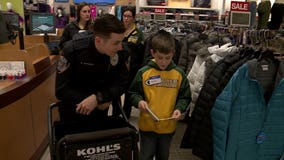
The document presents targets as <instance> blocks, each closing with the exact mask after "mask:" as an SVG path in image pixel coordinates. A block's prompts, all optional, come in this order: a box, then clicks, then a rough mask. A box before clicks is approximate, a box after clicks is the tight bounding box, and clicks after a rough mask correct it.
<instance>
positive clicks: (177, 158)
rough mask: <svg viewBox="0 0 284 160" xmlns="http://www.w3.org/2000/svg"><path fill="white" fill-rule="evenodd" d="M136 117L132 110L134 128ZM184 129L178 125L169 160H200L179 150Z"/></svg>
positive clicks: (44, 156) (46, 159)
mask: <svg viewBox="0 0 284 160" xmlns="http://www.w3.org/2000/svg"><path fill="white" fill-rule="evenodd" d="M138 115H139V110H138V109H135V108H133V110H132V113H131V118H130V123H131V124H132V125H134V126H136V124H137V120H138ZM185 128H186V124H185V123H183V122H179V123H178V126H177V130H176V133H175V135H174V138H173V142H172V145H171V149H170V160H200V159H199V158H198V157H196V156H194V155H193V154H192V153H191V149H181V148H179V145H180V142H181V139H182V136H183V134H184V130H185ZM41 160H50V155H49V149H47V150H46V152H45V153H44V155H43V156H42V158H41Z"/></svg>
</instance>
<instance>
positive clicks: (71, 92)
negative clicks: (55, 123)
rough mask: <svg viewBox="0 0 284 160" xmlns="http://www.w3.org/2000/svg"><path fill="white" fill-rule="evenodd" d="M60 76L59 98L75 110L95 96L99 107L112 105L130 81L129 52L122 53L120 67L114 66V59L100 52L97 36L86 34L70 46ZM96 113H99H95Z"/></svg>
mask: <svg viewBox="0 0 284 160" xmlns="http://www.w3.org/2000/svg"><path fill="white" fill-rule="evenodd" d="M62 56H63V57H62V58H61V59H60V60H59V63H58V67H57V75H56V97H57V98H58V99H59V100H61V101H62V102H64V104H65V105H68V106H73V108H72V110H73V111H75V108H76V107H75V106H76V104H78V103H80V102H81V101H82V100H83V99H85V98H87V97H88V96H90V95H91V94H95V95H96V96H97V99H98V103H99V104H100V103H104V102H110V101H112V99H113V97H118V96H121V95H122V94H123V93H124V92H125V86H126V84H127V79H128V70H127V68H126V65H125V63H126V61H127V59H128V57H127V56H128V54H127V52H126V51H119V52H118V57H119V60H118V64H117V65H115V66H112V65H111V64H110V57H109V56H107V55H105V54H101V53H99V52H98V51H97V49H96V48H95V45H94V39H93V34H92V33H91V32H89V31H88V32H83V33H78V34H76V35H74V37H73V40H71V41H68V42H66V45H65V46H64V48H63V53H62ZM94 111H96V110H94ZM94 111H93V112H94Z"/></svg>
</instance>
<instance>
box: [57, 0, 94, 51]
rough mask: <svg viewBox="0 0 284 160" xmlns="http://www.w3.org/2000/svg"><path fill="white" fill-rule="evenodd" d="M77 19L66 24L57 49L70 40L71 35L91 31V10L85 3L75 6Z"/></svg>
mask: <svg viewBox="0 0 284 160" xmlns="http://www.w3.org/2000/svg"><path fill="white" fill-rule="evenodd" d="M76 16H77V19H76V20H75V21H72V22H71V23H69V24H67V25H66V27H65V28H64V31H63V33H62V36H61V39H60V42H59V47H60V48H61V49H62V48H63V45H64V43H65V42H66V41H68V40H71V39H72V37H73V35H75V34H76V33H79V32H83V31H86V30H89V29H91V28H90V27H91V9H90V6H89V5H88V4H87V3H86V2H82V3H80V4H79V5H78V6H77V13H76Z"/></svg>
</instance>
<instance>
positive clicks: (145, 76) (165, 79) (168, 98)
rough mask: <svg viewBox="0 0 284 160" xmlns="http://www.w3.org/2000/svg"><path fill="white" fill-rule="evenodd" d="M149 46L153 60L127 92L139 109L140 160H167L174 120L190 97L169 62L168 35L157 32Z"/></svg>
mask: <svg viewBox="0 0 284 160" xmlns="http://www.w3.org/2000/svg"><path fill="white" fill-rule="evenodd" d="M151 43H152V49H151V54H152V56H153V58H154V59H152V60H151V61H150V62H149V63H148V64H147V65H146V66H144V67H143V68H141V69H140V70H139V71H138V73H137V75H136V77H135V78H134V80H133V82H132V84H131V86H130V89H129V93H130V95H131V96H130V101H131V103H132V105H133V106H135V107H138V108H139V109H140V117H139V121H138V127H139V131H140V155H139V156H140V160H152V159H153V158H154V157H155V159H156V160H167V159H168V158H169V149H170V144H171V141H172V137H173V135H174V132H175V129H176V123H177V120H178V119H180V118H181V112H184V111H185V109H186V107H187V106H188V104H189V102H190V100H191V97H190V95H191V94H190V87H189V82H188V79H187V78H186V76H185V74H184V72H183V71H182V70H181V69H180V68H178V67H177V66H176V65H175V64H174V63H173V61H172V58H173V56H174V48H175V42H174V38H173V37H172V35H171V34H170V33H169V32H166V31H164V30H160V31H158V33H156V34H155V35H154V37H153V38H152V41H151ZM151 113H152V114H151Z"/></svg>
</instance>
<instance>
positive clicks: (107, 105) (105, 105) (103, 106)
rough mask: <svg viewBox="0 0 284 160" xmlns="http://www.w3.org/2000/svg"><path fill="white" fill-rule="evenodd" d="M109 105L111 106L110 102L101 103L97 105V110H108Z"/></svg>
mask: <svg viewBox="0 0 284 160" xmlns="http://www.w3.org/2000/svg"><path fill="white" fill-rule="evenodd" d="M110 104H111V102H106V103H102V104H100V105H98V107H97V108H98V109H99V110H106V109H108V108H109V106H110Z"/></svg>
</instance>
